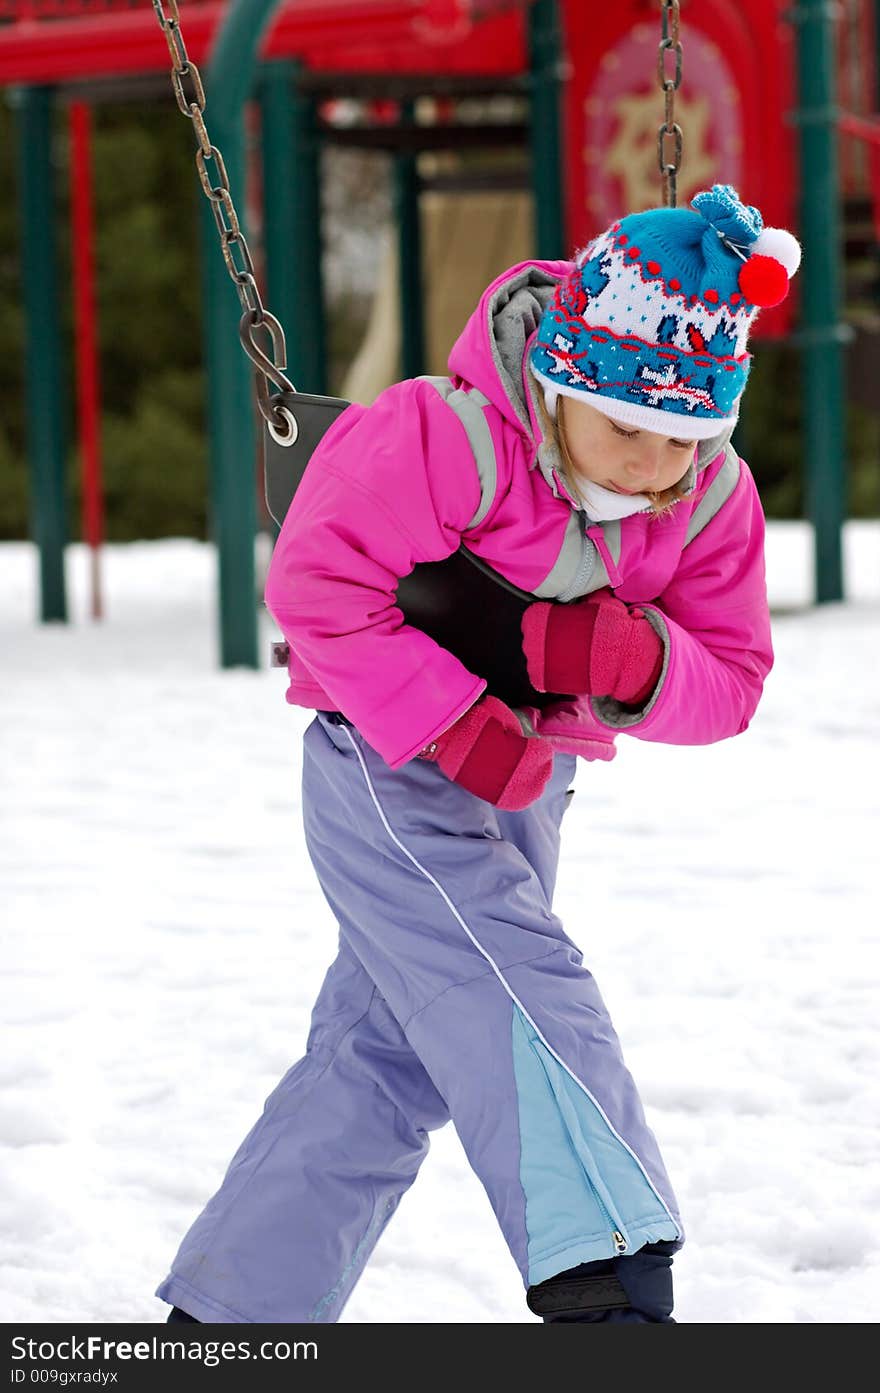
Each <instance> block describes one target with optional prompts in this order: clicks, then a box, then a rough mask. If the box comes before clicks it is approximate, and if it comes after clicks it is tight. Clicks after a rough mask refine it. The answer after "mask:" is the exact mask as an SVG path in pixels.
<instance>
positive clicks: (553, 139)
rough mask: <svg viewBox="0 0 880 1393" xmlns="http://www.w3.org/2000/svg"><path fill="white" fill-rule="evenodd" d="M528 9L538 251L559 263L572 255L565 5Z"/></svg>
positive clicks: (542, 1)
mask: <svg viewBox="0 0 880 1393" xmlns="http://www.w3.org/2000/svg"><path fill="white" fill-rule="evenodd" d="M528 11H529V61H530V69H531V84H530V86H531V152H532V190H533V193H534V201H535V253H536V255H537V256H538V257H539V258H541V259H548V260H554V259H555V258H557V257H562V256H565V255H567V251H568V249H567V248H566V246H565V217H564V210H563V201H562V181H561V173H560V171H561V165H562V147H561V135H560V120H559V103H560V73H561V38H560V32H559V6H558V3H557V0H534V3H532V4H531V5H529V7H528Z"/></svg>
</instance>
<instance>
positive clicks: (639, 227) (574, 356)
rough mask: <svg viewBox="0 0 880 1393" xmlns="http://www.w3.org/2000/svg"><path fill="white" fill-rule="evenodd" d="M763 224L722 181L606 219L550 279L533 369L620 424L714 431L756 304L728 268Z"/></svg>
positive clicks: (722, 424)
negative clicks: (686, 199) (662, 204)
mask: <svg viewBox="0 0 880 1393" xmlns="http://www.w3.org/2000/svg"><path fill="white" fill-rule="evenodd" d="M761 226H762V224H761V217H760V214H759V213H758V212H757V210H756V209H752V208H747V207H746V206H745V205H743V204H742V203H740V202H739V200H738V198H737V197H736V194H735V192H734V191H733V190H731V189H729V186H726V185H716V186H715V188H714V189H713V190H712V191H711V193H709V192H707V193H705V194H700V195H698V196H697V198H696V199H695V200H694V210H693V211H692V210H690V209H652V210H650V211H648V212H646V213H636V214H632V215H631V216H630V217H627V218H624V219H623V220H622V221H620V222H618V223H615V224H614V225H613V226H612V227H610V228H609V229H608V231H607V232H605V233H603V234H602V236H600V237H598V238H597V239H596V240H595V241H594V242H593V243H591V245H590V246H589V247H588V248H587V249H586V251H585V252H583V253H582V254H581V255H580V256H579V257H578V259H577V261H576V263H575V265H574V268H573V269H572V271H571V272H570V273H569V275H568V276H566V277H565V279H564V280H563V281H561V282H560V284H559V287H558V289H557V292H556V295H555V297H554V300H553V302H552V304H551V305H550V306H549V307H548V309H547V311H546V312H545V314H544V315H543V317H542V319H541V323H540V325H539V328H538V333H537V338H536V342H535V345H534V347H533V349H532V356H531V365H532V370H533V371H534V373H535V376H536V377H537V378H538V379H539V381H541V382H542V383H543V384H544V385H545V386H546V387H549V388H552V389H554V390H556V391H558V392H562V393H563V394H564V395H567V396H573V397H577V398H581V399H588V400H589V401H590V403H591V405H593V406H595V407H597V408H598V409H599V410H600V411H603V412H605V414H607V415H609V416H612V417H614V419H616V420H619V421H621V422H623V423H625V424H627V425H630V426H634V427H637V428H641V429H645V430H653V431H658V432H660V433H661V434H666V435H670V436H675V435H680V436H681V438H683V439H694V440H697V439H705V438H708V437H710V436H712V435H716V434H718V433H720V432H721V431H723V430H724V429H726V428H727V427H728V426H730V425H732V424H733V423H734V422H735V420H736V416H737V404H738V401H739V397H740V395H741V393H742V391H743V388H744V387H745V384H746V379H747V377H748V372H749V363H750V358H749V354H748V353H747V351H746V342H747V339H748V334H749V330H750V328H751V325H752V321H753V320H754V317H755V314H756V313H757V310H756V308H755V306H754V305H751V304H749V302H748V301H747V300H746V299H745V297H744V296H743V294H742V292H741V290H740V288H739V279H738V277H739V270H740V267H741V265H742V263H743V261H744V260H745V259H746V256H747V253H748V250H749V247H750V244H752V243H753V242H754V241H755V239H756V237H757V236H758V234H759V233H760V231H761Z"/></svg>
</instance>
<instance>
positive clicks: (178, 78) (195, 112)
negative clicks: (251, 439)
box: [153, 0, 296, 444]
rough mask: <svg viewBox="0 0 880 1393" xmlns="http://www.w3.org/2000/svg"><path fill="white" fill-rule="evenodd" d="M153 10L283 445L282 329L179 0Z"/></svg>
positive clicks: (287, 423) (267, 412)
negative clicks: (213, 128) (211, 116)
mask: <svg viewBox="0 0 880 1393" xmlns="http://www.w3.org/2000/svg"><path fill="white" fill-rule="evenodd" d="M153 9H154V10H155V11H156V18H157V19H158V21H159V25H160V27H161V29H162V32H163V34H164V35H165V40H166V42H167V44H168V51H169V53H170V54H171V85H172V87H173V88H174V95H175V97H176V99H177V105H178V107H179V108H180V111H181V112H182V114H183V115H184V116H186V117H187V118H188V119H189V120H190V121H192V123H193V130H194V132H195V138H196V145H197V147H198V148H197V150H196V168H197V170H198V174H199V182H200V183H201V186H202V189H203V191H204V194H205V197H206V198H207V199H208V202H209V203H210V205H211V212H212V214H213V215H214V221H215V223H216V224H217V231H218V233H219V235H220V250H221V251H222V253H223V260H224V261H225V262H226V269H227V271H228V272H229V275H230V278H231V280H232V282H233V284H234V286H235V289H236V293H237V295H238V298H239V300H240V301H241V307H242V310H243V314H242V316H241V320H240V321H239V326H238V333H239V337H240V339H241V343H242V347H243V348H244V351H245V353H246V354H247V355H248V357H249V358H250V360H251V362H252V363H253V365H254V370H255V377H256V386H257V405H258V407H259V409H260V414H261V415H262V416H263V417H264V419H265V420H266V421H267V422H268V424H269V427H270V429H271V431H272V434H273V436H274V438H275V439H276V440H278V441H279V443H280V444H283V443H285V441H288V440H292V438H293V433H294V431H295V423H293V422H292V418H291V415H290V412H289V411H287V410H286V409H285V408H283V407H278V406H277V405H274V404H273V403H274V398H273V396H272V394H271V393H270V391H269V383H270V382H272V383H274V384H275V386H276V387H277V388H278V389H279V390H280V391H282V392H295V391H296V388H295V387H294V385H293V383H292V382H290V381H289V379H288V378H287V377H285V375H284V368H285V367H286V366H287V352H286V346H285V342H284V330H283V329H282V328H281V325H280V324H279V323H278V320H277V319H276V318H275V316H274V315H273V314H270V313H269V311H268V310H267V309H266V307H265V306H264V304H263V301H262V299H261V297H260V290H259V287H258V285H257V278H256V274H255V270H254V262H253V257H252V256H251V253H250V249H249V247H248V244H247V242H246V240H245V236H244V233H243V232H242V230H241V223H240V222H239V218H238V214H237V213H236V211H235V204H234V203H233V201H232V193H231V190H230V187H229V176H228V174H227V172H226V165H225V164H224V162H223V156H222V155H221V153H220V151H219V150H218V149H217V147H216V145H214V144H213V143H212V141H211V137H210V135H209V134H208V127H207V124H206V122H205V114H204V113H205V89H204V86H203V85H202V78H201V74H200V72H199V70H198V68H197V67H196V65H195V63H194V62H193V61H192V59H191V58H190V57H189V55H188V54H187V51H186V43H185V42H184V38H183V33H182V32H181V28H180V11H179V9H178V7H177V0H153ZM184 78H186V79H188V86H189V89H190V91H189V93H188V94H187V90H186V88H185V87H184ZM209 163H210V164H211V165H212V166H213V168H214V177H215V178H216V179H217V180H218V181H219V182H217V183H216V184H214V183H212V182H211V174H210V171H209V169H208V165H209ZM259 333H262V334H263V335H264V337H265V339H266V341H267V343H268V345H269V349H270V353H271V356H269V354H267V353H266V352H264V350H263V349H262V348H261V347H260V345H259V344H258V342H257V338H256V336H257V334H259Z"/></svg>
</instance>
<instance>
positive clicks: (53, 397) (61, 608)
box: [11, 87, 67, 622]
mask: <svg viewBox="0 0 880 1393" xmlns="http://www.w3.org/2000/svg"><path fill="white" fill-rule="evenodd" d="M53 95H54V94H53V93H52V91H51V89H50V88H48V87H21V88H18V89H16V90H15V91H14V92H13V93H12V94H11V101H12V104H13V106H14V107H15V108H16V110H17V117H18V122H17V125H18V151H19V158H18V172H19V189H20V207H21V260H22V282H23V292H24V311H25V325H26V333H25V409H26V417H27V441H28V459H29V461H30V514H31V535H32V536H33V538H34V541H35V542H36V544H37V547H38V549H39V560H40V618H41V620H43V621H44V622H47V621H53V620H54V621H61V622H64V621H66V620H67V593H66V588H65V581H64V547H65V543H66V541H67V490H66V485H65V471H64V456H65V429H64V421H65V415H66V413H65V409H64V400H63V395H64V389H63V383H62V366H61V342H62V334H61V318H60V314H59V298H58V274H57V268H56V263H55V242H54V236H55V227H56V223H57V217H56V210H55V198H54V190H53V181H52V155H51V146H52V109H53Z"/></svg>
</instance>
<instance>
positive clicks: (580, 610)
mask: <svg viewBox="0 0 880 1393" xmlns="http://www.w3.org/2000/svg"><path fill="white" fill-rule="evenodd" d="M522 632H523V650H524V652H525V655H526V665H527V667H528V671H529V679H530V681H531V683H532V685H533V686H534V687H535V688H536V689H537V690H538V691H539V692H567V693H569V694H570V695H572V696H588V695H589V696H610V697H615V698H616V699H617V700H618V701H622V702H624V703H625V704H626V705H628V706H641V705H643V704H644V702H645V701H646V700H647V698H648V697H649V696H650V695H651V692H652V691H653V690H654V688H655V686H656V685H657V679H658V678H659V676H660V672H661V669H662V667H663V644H662V641H661V639H660V636H659V634H658V633H657V631H656V630H655V629H653V628H652V627H651V624H650V623H649V621H648V620H647V619H646V618H645V616H644V614H643V613H642V611H641V610H640V609H635V608H634V609H629V608H628V607H627V606H626V605H625V604H624V603H623V601H622V600H618V599H616V598H615V596H614V595H612V594H611V593H610V591H608V590H600V591H597V593H596V594H595V595H590V596H588V597H587V599H585V600H578V601H577V602H576V603H575V604H570V605H552V604H545V603H543V602H541V603H538V604H534V605H529V607H528V609H527V610H526V612H525V614H524V615H523V619H522Z"/></svg>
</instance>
